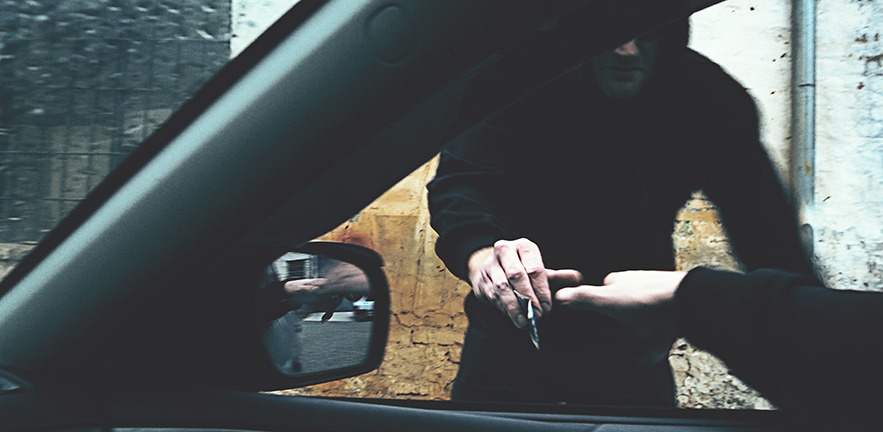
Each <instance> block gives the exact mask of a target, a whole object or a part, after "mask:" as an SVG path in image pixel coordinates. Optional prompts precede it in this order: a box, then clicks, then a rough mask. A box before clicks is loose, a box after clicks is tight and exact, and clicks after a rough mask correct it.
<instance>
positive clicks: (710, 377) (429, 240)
mask: <svg viewBox="0 0 883 432" xmlns="http://www.w3.org/2000/svg"><path fill="white" fill-rule="evenodd" d="M436 163H437V160H436V159H433V160H432V161H430V162H429V163H427V164H426V165H424V166H422V167H421V168H419V169H417V170H416V171H414V172H413V173H412V174H411V175H410V176H408V177H407V178H405V179H404V180H402V181H401V182H400V183H399V184H398V185H396V186H395V187H394V188H393V189H391V190H389V191H388V192H387V193H386V194H384V195H383V196H381V197H380V198H378V199H377V200H376V201H375V202H374V203H372V204H371V205H370V206H368V207H367V208H365V209H364V210H363V211H362V212H360V213H359V215H358V216H356V217H354V218H353V219H351V220H349V221H348V222H346V223H344V224H343V225H341V226H340V227H338V228H337V229H335V230H334V231H332V232H331V233H329V234H327V235H326V236H324V237H323V239H325V240H336V241H345V242H352V243H358V244H361V245H363V246H368V247H371V248H373V249H375V250H376V251H378V252H379V253H380V254H381V255H382V256H383V257H384V260H385V262H386V273H387V277H388V279H389V282H390V290H391V295H392V305H391V309H392V325H391V329H390V338H389V345H388V346H387V349H386V354H385V358H384V361H383V364H382V365H381V367H380V368H379V369H378V370H377V371H374V372H371V373H368V374H364V375H361V376H358V377H354V378H350V379H346V380H341V381H336V382H331V383H326V384H319V385H315V386H311V387H306V388H302V389H296V390H291V391H284V392H282V393H286V394H299V395H321V396H347V397H369V398H405V399H433V400H444V399H448V398H449V395H450V389H451V383H452V381H453V379H454V375H455V374H456V371H457V365H458V359H459V354H460V348H461V346H462V340H463V335H464V331H465V329H466V317H465V315H464V313H463V308H462V301H463V298H464V296H465V295H466V294H467V293H468V292H469V289H470V288H469V286H468V285H467V284H466V283H464V282H461V281H459V280H457V279H456V278H454V277H453V276H452V275H451V274H450V273H449V272H448V271H447V270H446V269H445V267H444V265H443V264H442V263H441V261H440V260H439V259H438V258H437V257H436V255H435V252H434V250H433V245H434V242H435V238H436V234H435V232H434V231H433V230H432V229H431V228H430V226H429V214H428V210H427V207H426V194H425V191H426V189H425V185H426V183H427V182H428V181H429V180H430V179H431V178H432V175H433V174H434V172H435V165H436ZM673 236H674V237H673V238H674V243H675V253H676V262H677V266H678V268H679V269H689V268H693V267H695V266H698V265H706V266H711V267H716V268H721V269H730V270H739V269H740V268H741V267H740V264H739V262H738V259H737V258H736V257H735V256H734V255H733V253H732V251H731V249H730V247H729V244H728V242H727V237H726V233H725V232H724V231H723V229H722V226H721V223H720V221H719V219H718V217H717V212H716V209H715V207H714V205H713V204H712V203H711V202H709V201H707V200H705V199H704V197H703V196H702V195H701V194H699V193H697V194H695V195H694V196H693V198H692V199H691V200H690V201H689V202H687V203H686V204H685V206H684V207H683V209H682V210H681V211H680V212H679V214H678V217H677V220H676V221H675V223H674V226H673ZM669 359H670V361H671V364H672V368H673V370H674V374H675V380H676V383H677V385H678V402H679V404H680V406H683V407H695V408H758V409H766V408H771V406H770V405H769V403H768V402H767V401H766V400H764V399H762V398H760V397H759V396H758V395H757V394H756V392H754V391H753V390H752V389H750V388H749V387H748V386H746V385H745V384H744V383H742V382H741V381H739V380H738V379H736V378H734V377H733V376H731V375H729V374H728V373H727V368H726V366H725V365H724V364H723V363H721V362H720V361H719V360H718V359H717V358H715V357H714V356H712V355H710V354H708V353H706V352H703V351H700V350H698V349H696V348H694V347H692V346H691V345H690V344H689V343H687V342H686V341H684V340H679V341H677V342H676V343H675V344H674V345H673V347H672V351H671V354H670V357H669Z"/></svg>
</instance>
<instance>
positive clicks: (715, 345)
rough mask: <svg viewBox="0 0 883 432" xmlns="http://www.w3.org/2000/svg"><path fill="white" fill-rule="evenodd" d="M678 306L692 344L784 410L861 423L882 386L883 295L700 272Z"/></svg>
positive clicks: (796, 278) (758, 275) (803, 281)
mask: <svg viewBox="0 0 883 432" xmlns="http://www.w3.org/2000/svg"><path fill="white" fill-rule="evenodd" d="M675 303H676V308H677V317H678V324H679V327H680V329H681V331H682V334H683V335H684V336H685V337H686V338H687V339H688V340H689V341H691V342H692V343H694V344H695V345H696V346H698V347H700V348H703V349H705V350H707V351H709V352H711V353H713V354H715V355H717V356H719V357H720V358H721V360H723V361H724V362H725V363H726V364H727V365H728V366H729V367H730V368H731V369H732V370H733V372H734V374H735V375H736V376H738V377H739V378H741V379H743V380H745V381H746V382H747V383H748V384H749V385H752V386H754V387H755V388H756V389H757V390H759V391H761V393H762V394H763V395H764V396H766V397H767V398H769V399H770V400H771V401H772V402H773V403H775V404H777V405H779V406H780V407H782V408H787V409H794V410H801V411H804V410H805V411H807V412H812V411H817V413H818V415H822V414H825V413H831V414H834V413H841V414H843V413H849V414H851V415H857V414H856V413H857V412H859V411H861V409H862V408H866V407H868V404H869V402H870V401H873V400H875V398H868V397H867V396H866V395H868V394H873V393H875V392H876V391H878V389H879V387H880V386H881V385H883V368H881V367H880V364H883V342H881V337H880V334H879V331H880V330H881V329H883V293H871V292H858V291H843V290H835V289H830V288H826V287H822V286H818V285H817V283H816V282H815V281H813V280H812V279H809V278H807V277H805V276H801V275H797V274H792V273H785V272H778V271H770V270H763V271H757V272H751V273H748V274H738V273H731V272H721V271H714V270H708V269H695V270H693V271H691V272H689V273H688V275H687V277H685V278H684V280H683V281H682V283H681V284H680V287H679V288H678V290H677V292H676V295H675Z"/></svg>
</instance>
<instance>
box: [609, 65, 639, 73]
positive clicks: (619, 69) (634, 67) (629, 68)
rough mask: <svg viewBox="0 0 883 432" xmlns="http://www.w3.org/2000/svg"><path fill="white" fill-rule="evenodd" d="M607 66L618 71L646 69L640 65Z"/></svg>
mask: <svg viewBox="0 0 883 432" xmlns="http://www.w3.org/2000/svg"><path fill="white" fill-rule="evenodd" d="M607 68H608V69H612V70H615V71H617V72H641V71H643V70H644V68H642V67H641V66H638V65H628V66H626V65H608V66H607Z"/></svg>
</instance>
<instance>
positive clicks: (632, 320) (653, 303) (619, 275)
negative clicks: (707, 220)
mask: <svg viewBox="0 0 883 432" xmlns="http://www.w3.org/2000/svg"><path fill="white" fill-rule="evenodd" d="M686 274H687V273H686V272H674V271H655V270H635V271H625V272H616V273H610V274H608V275H607V277H605V278H604V285H603V286H592V285H582V286H578V287H572V288H563V289H561V290H559V291H558V292H557V293H556V294H555V298H556V299H557V300H558V301H559V302H560V303H561V305H562V306H565V307H569V308H573V309H582V310H593V311H597V312H601V313H604V314H606V315H609V316H611V317H613V318H615V319H617V320H620V321H622V322H625V323H629V324H634V325H639V326H652V327H660V326H672V325H674V322H675V316H674V295H675V291H676V290H677V289H678V286H679V285H680V283H681V280H683V279H684V276H686Z"/></svg>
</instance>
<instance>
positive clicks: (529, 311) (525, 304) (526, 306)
mask: <svg viewBox="0 0 883 432" xmlns="http://www.w3.org/2000/svg"><path fill="white" fill-rule="evenodd" d="M512 292H514V293H515V297H516V298H518V303H519V304H520V305H521V310H523V311H524V314H525V315H526V316H527V322H528V323H529V326H528V334H530V341H531V342H533V346H534V347H536V349H537V351H539V350H540V333H539V331H538V330H537V316H536V315H535V314H534V310H533V303H531V301H530V298H529V297H527V296H525V295H524V294H521V293H520V292H518V291H515V290H514V289H513V290H512Z"/></svg>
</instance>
